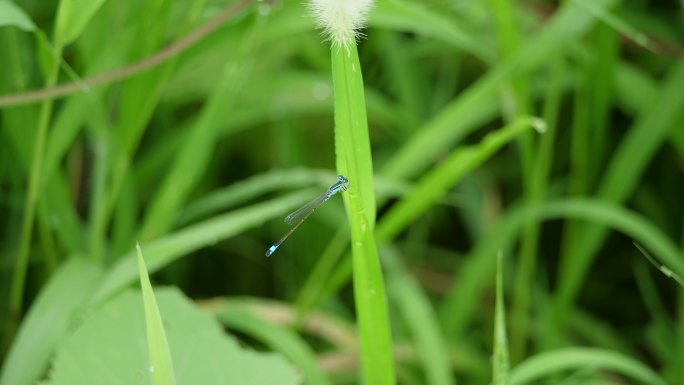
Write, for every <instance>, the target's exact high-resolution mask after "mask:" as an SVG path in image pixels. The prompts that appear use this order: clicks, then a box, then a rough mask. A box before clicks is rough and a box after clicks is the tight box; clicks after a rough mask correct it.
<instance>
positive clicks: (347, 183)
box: [337, 175, 349, 191]
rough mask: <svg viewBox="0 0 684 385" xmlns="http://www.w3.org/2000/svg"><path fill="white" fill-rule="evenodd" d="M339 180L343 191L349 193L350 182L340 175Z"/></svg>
mask: <svg viewBox="0 0 684 385" xmlns="http://www.w3.org/2000/svg"><path fill="white" fill-rule="evenodd" d="M337 180H338V181H339V183H342V191H347V188H349V180H348V179H347V178H345V177H344V176H342V175H338V176H337Z"/></svg>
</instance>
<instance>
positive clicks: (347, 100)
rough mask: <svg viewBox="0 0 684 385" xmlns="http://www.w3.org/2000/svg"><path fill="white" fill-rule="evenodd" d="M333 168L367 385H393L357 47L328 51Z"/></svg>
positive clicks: (335, 48) (364, 377)
mask: <svg viewBox="0 0 684 385" xmlns="http://www.w3.org/2000/svg"><path fill="white" fill-rule="evenodd" d="M331 56H332V76H333V94H334V99H335V154H336V158H337V169H338V171H339V172H340V173H342V174H343V175H344V176H346V177H348V179H349V190H348V191H347V193H345V194H342V196H343V197H344V202H345V207H346V209H347V218H348V220H349V226H350V232H351V249H352V260H353V266H354V269H353V274H354V298H355V302H356V314H357V320H358V324H359V332H360V340H361V362H362V378H363V383H364V384H366V385H371V384H373V385H390V384H394V383H395V377H394V364H393V358H392V340H391V336H390V324H389V315H388V310H387V298H386V294H385V284H384V280H383V276H382V271H381V268H380V260H379V258H378V253H377V249H376V246H375V237H374V234H373V229H374V227H375V196H374V190H373V165H372V162H371V152H370V140H369V136H368V123H367V120H366V106H365V98H364V94H363V79H362V77H361V66H360V64H359V58H358V53H357V50H356V45H355V44H351V45H350V46H349V47H344V48H338V47H333V48H332V49H331Z"/></svg>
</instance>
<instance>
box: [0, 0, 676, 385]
mask: <svg viewBox="0 0 684 385" xmlns="http://www.w3.org/2000/svg"><path fill="white" fill-rule="evenodd" d="M364 35H365V36H364V37H363V38H362V39H360V40H359V42H358V46H359V55H360V61H361V66H362V71H363V76H364V81H365V87H366V105H367V109H368V120H369V128H370V135H371V144H372V154H373V162H374V170H375V176H374V178H375V186H374V188H375V192H376V197H377V201H378V223H379V224H382V222H383V216H384V215H385V214H387V213H391V212H392V210H393V209H396V206H397V204H398V203H400V202H401V203H402V204H407V205H409V206H410V207H413V209H412V210H413V211H412V213H413V214H411V215H408V216H407V217H403V219H402V218H397V217H396V216H392V217H391V218H390V217H389V215H388V218H387V219H386V222H388V223H387V226H389V227H390V228H392V229H393V230H392V231H389V233H391V234H392V235H390V236H386V235H385V236H384V238H383V240H382V242H379V243H378V244H379V246H380V249H379V253H380V256H381V261H382V263H383V267H384V269H385V280H386V284H387V286H388V295H389V304H390V319H391V324H392V335H393V340H394V344H395V346H394V349H395V357H396V363H397V364H396V368H397V376H398V380H399V383H402V384H452V383H455V382H456V380H457V381H458V383H459V384H486V383H490V381H492V369H491V356H492V344H493V330H494V308H495V306H494V304H495V297H496V295H495V290H494V288H495V271H496V265H495V255H496V252H497V250H501V251H502V252H503V255H504V263H503V268H502V270H501V271H502V273H503V284H504V291H503V292H504V297H505V302H506V306H505V309H506V314H505V316H506V325H507V332H508V351H509V352H510V364H511V369H512V370H511V373H510V374H511V376H510V378H509V380H510V381H511V383H563V384H574V383H582V384H625V383H656V384H661V383H668V384H684V291H683V290H682V286H681V284H680V283H681V280H679V279H678V277H679V276H682V275H684V260H683V259H682V255H683V251H682V250H683V247H684V199H682V197H684V171H683V168H684V157H683V155H684V61H683V60H682V57H683V56H684V1H679V2H677V1H675V0H671V1H665V0H663V1H646V0H627V1H618V0H600V1H599V0H596V1H593V0H568V1H563V2H560V3H558V2H549V1H517V2H514V1H510V0H488V1H453V0H439V1H432V0H425V1H418V0H379V1H377V2H376V4H375V7H374V9H373V11H372V12H371V15H370V19H369V26H368V28H367V29H365V30H364ZM329 50H330V48H329V43H328V42H326V41H324V38H323V37H322V35H321V34H320V32H319V31H317V30H315V28H314V21H313V19H312V18H311V17H310V16H308V11H307V9H306V5H305V4H304V3H303V1H300V0H297V1H290V0H283V1H277V0H276V1H260V2H256V1H244V0H243V1H232V2H230V1H229V2H226V1H217V0H195V1H176V2H171V1H165V0H149V1H145V2H141V1H133V0H119V1H107V2H105V1H102V0H99V1H79V0H63V1H61V2H58V1H40V0H25V1H21V2H14V3H10V2H9V1H7V0H3V1H0V125H1V127H0V217H1V221H2V222H0V223H1V224H0V257H1V262H0V277H1V282H2V287H1V288H0V295H1V296H2V297H1V298H2V302H1V303H2V308H1V309H0V317H1V318H0V320H1V324H2V325H4V328H3V334H2V337H3V338H2V340H3V344H2V357H4V360H5V361H4V362H5V364H4V365H3V369H2V371H3V376H2V378H1V379H0V383H2V384H3V385H5V384H24V383H26V384H28V383H32V381H31V380H35V379H39V378H44V376H45V375H46V373H47V371H46V369H47V368H48V367H50V366H51V361H52V357H53V354H54V353H55V351H58V350H59V349H60V341H63V339H64V338H66V336H69V335H70V334H71V333H72V332H73V331H74V330H76V329H77V327H78V324H79V322H81V321H82V320H83V319H84V318H86V317H87V314H89V312H96V311H97V309H98V308H100V307H101V304H103V303H105V302H106V301H107V300H108V299H109V298H113V296H115V295H116V294H117V293H119V292H121V291H122V290H124V289H125V288H126V287H128V286H131V285H133V284H135V282H136V280H137V271H136V270H135V266H136V265H135V263H136V262H135V260H134V246H135V244H136V242H138V241H139V242H140V243H141V246H142V249H143V251H144V254H145V258H146V261H147V264H148V269H149V270H150V273H151V274H152V276H151V277H152V281H153V284H154V285H155V286H162V285H166V286H176V287H178V288H179V289H180V290H181V291H182V292H183V293H184V294H185V295H186V296H188V297H190V298H192V299H194V300H197V301H198V302H197V304H198V305H199V307H200V308H202V309H204V310H208V311H209V312H210V313H211V314H214V315H216V316H217V317H216V319H218V320H219V321H220V322H221V323H222V325H223V326H224V327H225V328H226V329H227V331H228V333H232V334H234V335H235V336H236V337H237V338H238V339H239V340H240V343H241V344H242V345H243V346H249V347H251V348H254V349H256V350H263V351H276V352H279V353H281V354H282V355H284V356H285V357H286V358H288V360H289V361H290V363H291V364H292V365H293V366H294V367H296V368H297V370H298V371H300V372H302V373H304V375H303V378H304V382H305V383H312V384H317V383H355V381H356V373H357V372H358V364H357V361H356V359H357V358H358V354H363V353H359V352H358V350H357V349H356V347H355V342H354V334H355V333H354V329H353V325H354V304H353V296H352V285H351V282H350V274H349V270H350V262H349V256H348V252H349V235H348V229H347V221H346V219H345V217H344V210H343V207H342V201H341V199H338V198H337V197H335V199H331V200H330V201H329V202H327V203H326V204H325V205H324V206H322V207H321V208H320V209H319V210H317V211H316V213H315V214H314V215H312V216H311V217H310V218H309V219H308V220H307V222H305V223H304V224H303V225H302V226H301V227H300V228H299V229H298V230H297V231H296V232H295V233H294V234H293V236H292V237H291V238H290V239H289V240H288V241H287V242H286V243H284V244H283V246H281V247H280V249H279V250H278V252H277V253H275V254H274V255H273V256H272V257H271V258H266V257H265V256H264V252H265V251H266V249H267V248H268V247H269V246H270V245H271V244H272V243H273V242H274V241H276V240H277V239H279V238H280V236H282V234H284V233H285V232H286V231H287V230H288V226H287V225H286V224H284V223H283V222H282V218H283V217H284V216H285V215H287V214H288V213H289V212H291V211H292V210H294V209H296V208H297V207H298V206H299V205H301V204H303V203H305V202H307V200H308V199H311V198H313V197H315V196H316V195H317V194H320V193H322V192H323V191H324V190H325V188H326V187H328V186H329V185H330V184H332V183H333V182H334V181H335V180H336V179H335V178H336V175H337V173H336V172H335V170H334V163H335V148H334V144H333V115H332V112H333V108H332V107H333V101H332V88H331V87H332V84H331V75H330V58H329V55H330V51H329ZM35 90H38V91H37V92H32V91H35ZM53 91H54V92H53ZM531 116H534V117H539V118H541V119H543V120H544V122H545V124H546V126H547V132H546V133H545V134H543V135H538V134H535V133H534V132H533V131H530V132H528V133H523V134H522V135H520V136H518V137H517V138H516V139H515V140H512V141H511V142H510V143H508V144H507V145H506V146H504V147H503V148H502V149H500V150H499V151H498V152H496V153H495V154H493V155H491V156H489V155H487V156H486V161H484V162H483V163H482V164H480V165H478V166H477V167H474V169H472V170H470V169H469V170H468V172H467V173H465V174H464V175H458V176H453V181H452V179H450V180H449V181H448V186H447V187H448V189H447V190H446V191H443V190H441V187H440V186H439V185H438V183H436V182H435V181H434V180H432V179H429V178H428V176H429V175H430V172H431V171H434V170H435V169H436V168H437V167H439V165H440V164H443V162H444V161H445V160H446V159H447V158H448V157H449V155H451V154H454V153H458V151H464V149H466V148H470V149H477V148H476V147H467V146H472V145H477V144H478V143H480V141H481V140H483V138H487V136H486V135H487V134H488V133H490V132H492V131H495V130H498V129H499V128H501V127H503V126H505V125H506V124H509V123H511V122H516V121H517V120H516V119H525V117H531ZM456 173H457V172H456ZM350 182H351V183H354V181H350ZM433 184H434V188H435V196H434V197H433V198H434V199H433V201H429V202H428V203H429V204H428V203H425V202H426V201H423V204H422V205H421V203H420V202H421V201H420V199H421V198H420V196H417V195H419V194H418V192H417V191H418V190H419V189H414V187H416V186H421V188H422V189H427V190H430V189H431V187H432V185H433ZM411 205H413V206H411ZM634 241H636V242H638V244H639V245H641V246H642V248H643V251H644V252H642V251H640V250H639V248H638V247H637V246H635V244H634ZM644 254H647V255H648V258H646V257H645V256H644ZM649 260H650V261H651V262H652V263H649ZM75 266H76V267H75ZM659 268H660V269H661V271H660V272H659V271H658V269H659ZM69 269H71V270H69ZM64 271H69V273H64ZM663 271H664V272H665V273H666V274H663ZM60 274H63V275H62V276H60ZM667 274H670V275H671V277H668V276H667ZM55 277H62V279H61V280H58V279H57V278H55ZM67 277H70V278H67ZM672 277H674V279H672ZM75 293H76V294H77V295H76V296H74V294H75ZM214 297H217V299H215V301H223V302H226V303H230V304H233V305H234V306H237V307H239V308H240V309H242V310H244V311H243V312H238V313H233V314H231V315H225V314H223V316H221V314H220V311H218V310H215V309H216V306H215V305H212V304H214V302H213V301H210V302H207V301H206V300H207V299H209V298H214ZM223 302H222V303H223ZM226 306H227V305H226ZM219 307H220V306H219ZM212 309H214V310H212ZM27 314H28V316H27ZM31 320H33V321H35V322H33V321H31ZM245 320H247V321H245ZM250 320H251V321H250ZM41 322H42V324H43V325H42V326H40V325H38V324H40V323H41ZM36 325H38V326H36ZM50 326H52V327H50ZM21 330H24V331H23V333H24V335H25V336H26V338H18V337H17V336H21V335H22V334H21V333H22V332H21ZM274 330H275V331H276V332H274ZM278 332H283V333H285V335H286V336H287V337H282V335H281V334H278ZM17 333H19V334H17ZM273 333H275V334H273ZM274 335H275V337H274ZM30 336H33V337H30ZM288 341H289V342H288ZM292 341H294V342H292ZM290 343H292V344H294V345H291V344H290ZM293 346H296V347H293ZM297 349H304V351H306V352H308V353H307V354H304V355H300V356H297V355H296V354H294V353H293V352H294V351H299V350H297ZM22 352H24V353H22ZM22 354H24V355H22ZM13 355H14V357H15V359H11V357H12V356H13ZM293 356H294V358H293ZM22 357H24V358H22ZM543 359H547V361H543ZM538 360H541V361H538ZM307 365H309V366H307ZM535 365H536V366H535ZM306 368H309V369H306ZM311 368H313V369H311ZM12 373H24V374H25V376H24V377H22V376H21V375H18V376H14V374H12ZM312 373H313V374H312ZM529 373H533V374H529ZM525 375H527V376H531V377H525ZM17 378H24V379H23V380H18V379H17ZM22 381H24V382H22ZM535 381H536V382H535ZM103 383H104V382H103Z"/></svg>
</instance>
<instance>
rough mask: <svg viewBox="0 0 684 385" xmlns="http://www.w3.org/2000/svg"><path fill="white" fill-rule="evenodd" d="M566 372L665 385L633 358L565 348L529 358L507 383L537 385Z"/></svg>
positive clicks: (610, 353)
mask: <svg viewBox="0 0 684 385" xmlns="http://www.w3.org/2000/svg"><path fill="white" fill-rule="evenodd" d="M568 369H592V370H596V371H598V370H611V371H615V372H617V373H620V374H623V375H625V376H627V377H629V378H632V379H634V380H637V381H639V382H643V383H645V384H652V385H666V382H665V381H664V380H663V379H662V378H661V377H660V376H658V374H657V373H655V372H654V371H653V370H652V369H651V368H649V367H648V366H646V365H645V364H643V363H641V362H639V361H637V360H635V359H634V358H631V357H628V356H625V355H623V354H620V353H616V352H613V351H609V350H602V349H592V348H567V349H562V350H556V351H550V352H545V353H541V354H538V355H536V356H533V357H530V358H528V359H527V360H525V361H524V362H522V363H520V365H518V366H517V367H516V368H515V369H513V370H512V371H511V382H510V383H511V385H522V384H528V383H532V384H537V383H539V380H540V379H543V378H545V377H547V376H551V375H553V374H559V373H563V371H566V370H568Z"/></svg>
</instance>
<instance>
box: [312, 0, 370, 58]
mask: <svg viewBox="0 0 684 385" xmlns="http://www.w3.org/2000/svg"><path fill="white" fill-rule="evenodd" d="M372 6H373V0H309V10H310V11H311V13H312V14H313V16H314V17H315V18H316V25H317V26H318V27H319V28H322V29H323V33H324V34H325V35H326V38H327V39H329V40H331V41H332V44H333V45H334V46H338V47H348V46H349V45H351V44H353V43H356V39H358V38H359V37H360V36H362V35H363V34H362V33H361V29H363V28H364V27H365V25H366V21H367V20H368V13H369V12H370V9H371V8H372Z"/></svg>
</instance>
